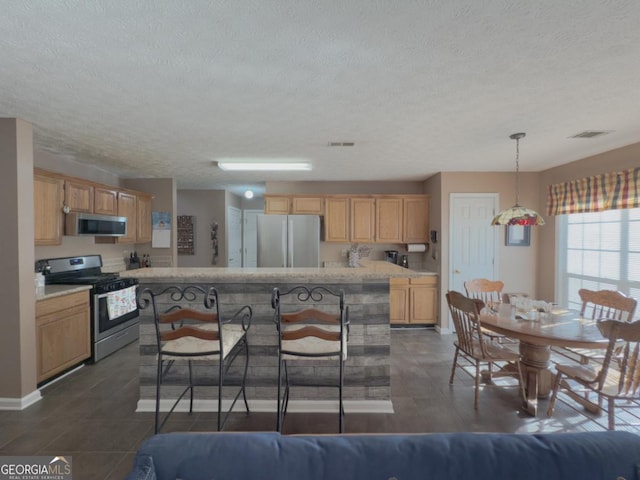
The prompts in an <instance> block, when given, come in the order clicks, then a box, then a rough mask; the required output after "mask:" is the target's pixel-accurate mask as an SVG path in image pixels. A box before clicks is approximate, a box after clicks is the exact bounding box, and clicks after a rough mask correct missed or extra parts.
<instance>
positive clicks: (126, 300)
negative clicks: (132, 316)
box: [107, 287, 137, 320]
mask: <svg viewBox="0 0 640 480" xmlns="http://www.w3.org/2000/svg"><path fill="white" fill-rule="evenodd" d="M136 308H137V305H136V287H129V288H124V289H122V290H118V291H117V292H109V293H107V314H108V315H109V320H113V319H116V318H118V317H121V316H122V315H125V314H127V313H129V312H133V311H134V310H135V309H136Z"/></svg>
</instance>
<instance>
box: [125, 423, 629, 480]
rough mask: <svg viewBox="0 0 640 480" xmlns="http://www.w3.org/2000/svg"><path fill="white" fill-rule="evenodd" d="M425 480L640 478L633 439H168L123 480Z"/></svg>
mask: <svg viewBox="0 0 640 480" xmlns="http://www.w3.org/2000/svg"><path fill="white" fill-rule="evenodd" d="M425 478H429V479H453V478H455V479H465V478H469V479H474V480H477V479H491V480H495V479H509V480H513V479H519V480H527V479H532V480H533V479H536V480H538V479H544V480H554V479H558V480H559V479H573V478H575V479H581V478H585V479H586V478H588V479H607V480H616V479H618V480H619V479H625V480H640V436H638V435H634V434H632V433H628V432H589V433H555V434H539V435H532V434H497V433H442V434H416V435H413V434H412V435H391V434H390V435H317V436H282V435H279V434H278V433H232V432H221V433H168V434H159V435H155V436H153V437H151V438H149V439H148V440H147V441H145V442H144V443H143V445H142V446H141V448H140V450H139V451H138V454H137V456H136V459H135V462H134V466H133V470H132V471H131V473H130V474H129V476H128V477H127V480H139V479H145V480H154V479H157V480H169V479H170V480H176V479H181V480H209V479H234V480H257V479H277V480H288V479H291V480H341V479H350V480H377V479H379V480H391V479H393V480H396V479H397V480H411V479H421V480H422V479H425Z"/></svg>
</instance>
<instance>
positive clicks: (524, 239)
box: [504, 225, 531, 247]
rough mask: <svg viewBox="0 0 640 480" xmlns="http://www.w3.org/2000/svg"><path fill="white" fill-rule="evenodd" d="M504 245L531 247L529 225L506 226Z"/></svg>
mask: <svg viewBox="0 0 640 480" xmlns="http://www.w3.org/2000/svg"><path fill="white" fill-rule="evenodd" d="M505 231H506V236H505V242H504V244H505V245H506V246H507V247H528V246H529V245H531V225H507V228H506V229H505Z"/></svg>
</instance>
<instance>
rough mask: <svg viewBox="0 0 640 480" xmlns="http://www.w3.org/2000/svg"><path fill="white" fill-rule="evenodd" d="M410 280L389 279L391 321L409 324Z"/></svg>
mask: <svg viewBox="0 0 640 480" xmlns="http://www.w3.org/2000/svg"><path fill="white" fill-rule="evenodd" d="M408 318H409V279H408V278H391V279H389V321H390V322H391V323H409V322H408Z"/></svg>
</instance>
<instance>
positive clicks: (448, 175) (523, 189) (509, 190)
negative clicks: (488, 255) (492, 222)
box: [424, 172, 539, 331]
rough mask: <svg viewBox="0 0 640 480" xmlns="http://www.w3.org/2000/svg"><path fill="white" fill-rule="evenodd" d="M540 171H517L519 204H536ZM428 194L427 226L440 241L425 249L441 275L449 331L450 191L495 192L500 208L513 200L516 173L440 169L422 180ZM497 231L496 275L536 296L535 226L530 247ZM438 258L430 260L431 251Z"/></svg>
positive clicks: (443, 325) (442, 317)
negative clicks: (509, 242)
mask: <svg viewBox="0 0 640 480" xmlns="http://www.w3.org/2000/svg"><path fill="white" fill-rule="evenodd" d="M538 185H539V174H538V173H520V204H522V205H525V206H529V207H530V208H534V207H536V206H537V205H538V204H539V198H538V197H539V187H538ZM424 188H425V190H426V192H427V193H429V194H430V196H431V202H432V205H431V211H430V228H431V229H432V230H438V232H439V235H440V242H439V244H438V245H437V246H431V252H427V254H428V256H429V258H430V260H429V261H428V265H429V266H430V269H432V270H435V271H437V272H438V273H439V274H440V313H441V314H440V316H439V318H440V328H441V329H443V330H444V331H448V329H449V327H450V325H449V315H448V307H447V303H446V298H445V294H446V292H447V290H448V289H449V287H450V262H449V254H450V252H449V242H450V232H449V228H450V222H449V208H450V202H449V199H450V195H451V194H452V193H497V194H498V196H499V209H500V210H502V209H505V208H508V207H510V206H512V205H513V204H514V203H515V176H514V174H513V173H503V172H481V173H480V172H464V173H462V172H442V173H440V174H438V175H436V176H434V177H431V178H430V179H428V180H426V181H425V182H424ZM494 228H496V229H499V230H500V231H499V232H498V233H497V239H496V241H497V246H498V248H497V259H496V260H497V262H498V278H500V279H501V280H502V281H504V283H505V289H506V290H508V291H518V292H527V293H529V294H530V295H533V296H536V295H537V292H536V279H537V277H536V276H537V273H538V272H537V264H538V262H537V259H538V248H537V243H538V229H536V228H533V229H532V235H531V246H530V247H506V246H505V245H504V228H505V227H494ZM434 249H435V251H436V252H437V253H436V257H437V259H439V260H434V259H433V252H434Z"/></svg>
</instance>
